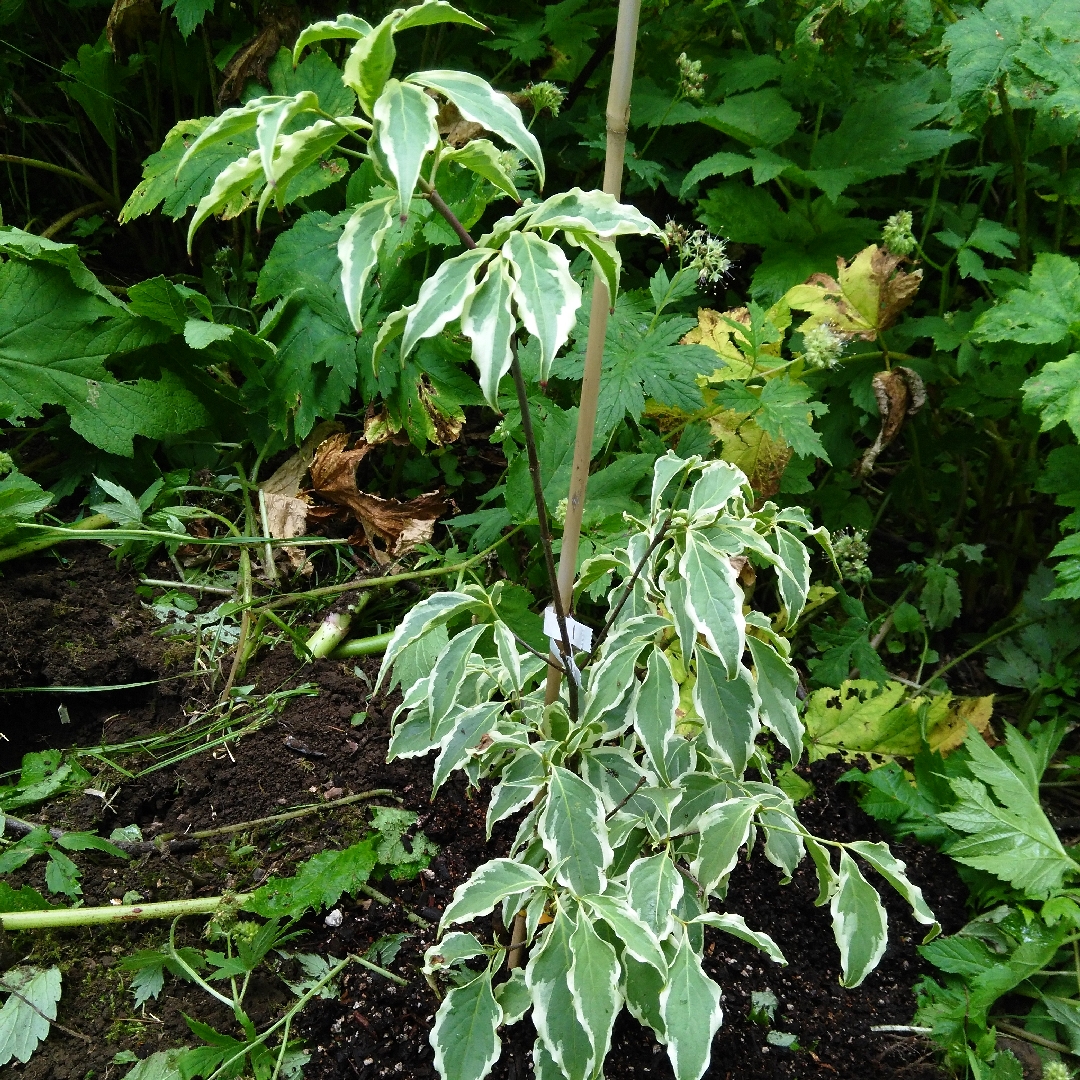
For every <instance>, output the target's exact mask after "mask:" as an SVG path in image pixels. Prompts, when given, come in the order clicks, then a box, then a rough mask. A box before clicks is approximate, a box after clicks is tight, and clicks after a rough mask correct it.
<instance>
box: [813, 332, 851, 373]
mask: <svg viewBox="0 0 1080 1080" xmlns="http://www.w3.org/2000/svg"><path fill="white" fill-rule="evenodd" d="M846 344H847V341H846V340H845V338H844V336H843V334H841V333H839V332H838V331H837V329H836V327H835V326H833V324H832V323H819V324H818V325H817V326H814V327H812V328H811V329H809V330H807V331H806V333H804V334H803V352H802V357H803V362H804V363H805V364H806V366H807V367H809V368H831V367H836V365H837V363H838V362H839V360H840V355H841V353H843V351H844V346H845V345H846Z"/></svg>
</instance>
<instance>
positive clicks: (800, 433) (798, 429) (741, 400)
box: [717, 375, 829, 461]
mask: <svg viewBox="0 0 1080 1080" xmlns="http://www.w3.org/2000/svg"><path fill="white" fill-rule="evenodd" d="M810 394H811V390H810V387H808V386H807V385H806V384H805V383H801V382H797V381H795V380H794V379H791V378H789V377H788V376H787V375H783V376H780V377H778V378H775V379H770V380H769V381H768V382H767V383H766V384H765V386H764V387H762V389H761V390H760V392H757V393H755V392H753V391H751V390H750V389H749V388H748V387H746V386H745V385H744V384H742V383H737V382H726V383H724V385H723V387H722V389H721V390H720V392H719V393H718V394H717V401H718V402H719V403H720V404H721V405H724V406H725V407H726V408H729V409H733V410H734V411H735V412H736V413H738V414H739V415H740V416H744V415H745V416H749V417H752V418H753V420H754V421H755V423H756V424H757V425H758V426H759V427H760V428H761V429H762V430H763V431H764V432H765V433H766V434H767V435H771V436H772V437H773V438H774V439H782V440H783V441H784V442H786V443H787V444H788V446H790V447H791V448H792V450H794V451H795V453H796V454H798V455H799V456H800V457H817V458H823V459H824V460H826V461H828V459H829V458H828V454H827V453H826V452H825V447H824V446H823V445H822V442H821V436H820V435H819V434H818V433H817V432H816V431H814V429H813V428H812V427H811V426H810V421H811V419H812V417H813V416H820V415H823V414H824V413H827V412H828V411H829V410H828V406H826V405H825V404H823V403H822V402H820V401H811V400H810Z"/></svg>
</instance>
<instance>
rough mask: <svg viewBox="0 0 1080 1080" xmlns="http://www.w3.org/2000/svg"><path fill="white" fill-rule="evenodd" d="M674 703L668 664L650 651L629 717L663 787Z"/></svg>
mask: <svg viewBox="0 0 1080 1080" xmlns="http://www.w3.org/2000/svg"><path fill="white" fill-rule="evenodd" d="M678 703H679V687H678V684H677V683H676V682H675V676H674V675H673V674H672V671H671V664H669V663H668V659H667V657H666V656H665V655H664V653H663V652H661V651H660V650H659V649H653V650H652V651H651V652H650V653H649V663H648V670H647V672H646V675H645V680H644V681H643V682H641V683H639V684H638V685H637V686H636V687H635V690H634V698H633V702H632V704H631V706H630V715H631V717H632V718H633V719H632V723H633V725H634V730H635V731H636V732H637V733H638V738H639V739H641V745H642V746H643V747H644V748H645V753H646V754H647V755H648V758H649V761H650V762H651V763H652V766H653V769H654V770H655V772H656V774H657V776H659V777H660V779H661V780H662V781H663V782H664V783H665V784H666V783H667V782H668V775H667V766H666V764H665V759H666V757H667V752H668V744H669V743H670V741H671V740H672V739H673V738H674V736H675V724H676V722H677V717H676V715H675V709H676V706H677V705H678Z"/></svg>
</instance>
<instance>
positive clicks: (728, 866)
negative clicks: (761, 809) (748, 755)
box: [690, 798, 760, 892]
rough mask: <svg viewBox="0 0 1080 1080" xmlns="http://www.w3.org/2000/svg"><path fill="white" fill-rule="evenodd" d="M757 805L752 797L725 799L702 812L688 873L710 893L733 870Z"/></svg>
mask: <svg viewBox="0 0 1080 1080" xmlns="http://www.w3.org/2000/svg"><path fill="white" fill-rule="evenodd" d="M759 805H760V804H759V803H758V800H757V799H752V798H737V799H728V800H726V801H725V802H722V803H718V804H717V805H716V806H713V807H711V808H710V809H709V810H707V811H706V812H705V813H704V814H702V816H701V818H700V820H699V822H698V831H699V833H700V839H699V841H698V851H697V855H696V857H695V858H694V861H693V862H692V863H691V864H690V872H691V873H692V874H693V875H694V877H695V878H696V879H697V880H698V881H699V882H700V883H701V887H702V888H703V889H704V890H705V891H706V892H712V890H713V889H715V888H716V886H717V885H719V884H720V882H721V881H723V880H724V879H725V878H726V877H727V876H728V874H730V873H731V871H732V870H734V869H735V864H736V862H738V860H739V849H740V848H741V847H742V846H743V844H745V843H746V841H747V840H748V839H749V836H750V825H751V824H752V822H753V820H754V814H755V813H756V812H757V809H758V806H759Z"/></svg>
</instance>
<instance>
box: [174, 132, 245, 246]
mask: <svg viewBox="0 0 1080 1080" xmlns="http://www.w3.org/2000/svg"><path fill="white" fill-rule="evenodd" d="M262 174H263V172H262V158H261V156H260V154H259V151H258V150H252V152H251V153H250V154H248V155H247V157H242V158H240V159H239V160H237V161H234V162H233V163H232V164H231V165H229V166H227V167H226V168H224V169H222V170H221V172H220V173H218V176H217V179H216V180H215V181H214V186H213V187H212V188H211V189H210V190H209V191H208V192H207V193H206V194H205V195H204V196H203V197H202V198H201V199H200V200H199V205H198V206H196V207H195V213H194V214H193V215H192V217H191V224H190V225H188V234H187V249H188V254H189V255H190V254H191V242H192V240H194V238H195V233H196V231H197V230H198V228H199V226H200V225H201V224H202V223H203V222H204V221H205V220H206V219H207V218H208V217H210V216H211V215H212V214H216V213H217V212H218V211H219V210H221V209H222V208H223V207H224V206H225V205H226V204H227V203H229V202H232V201H233V200H234V199H237V198H239V197H240V196H241V195H243V193H244V192H245V191H246V190H247V189H248V188H252V189H254V188H257V187H258V186H261V183H262Z"/></svg>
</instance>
